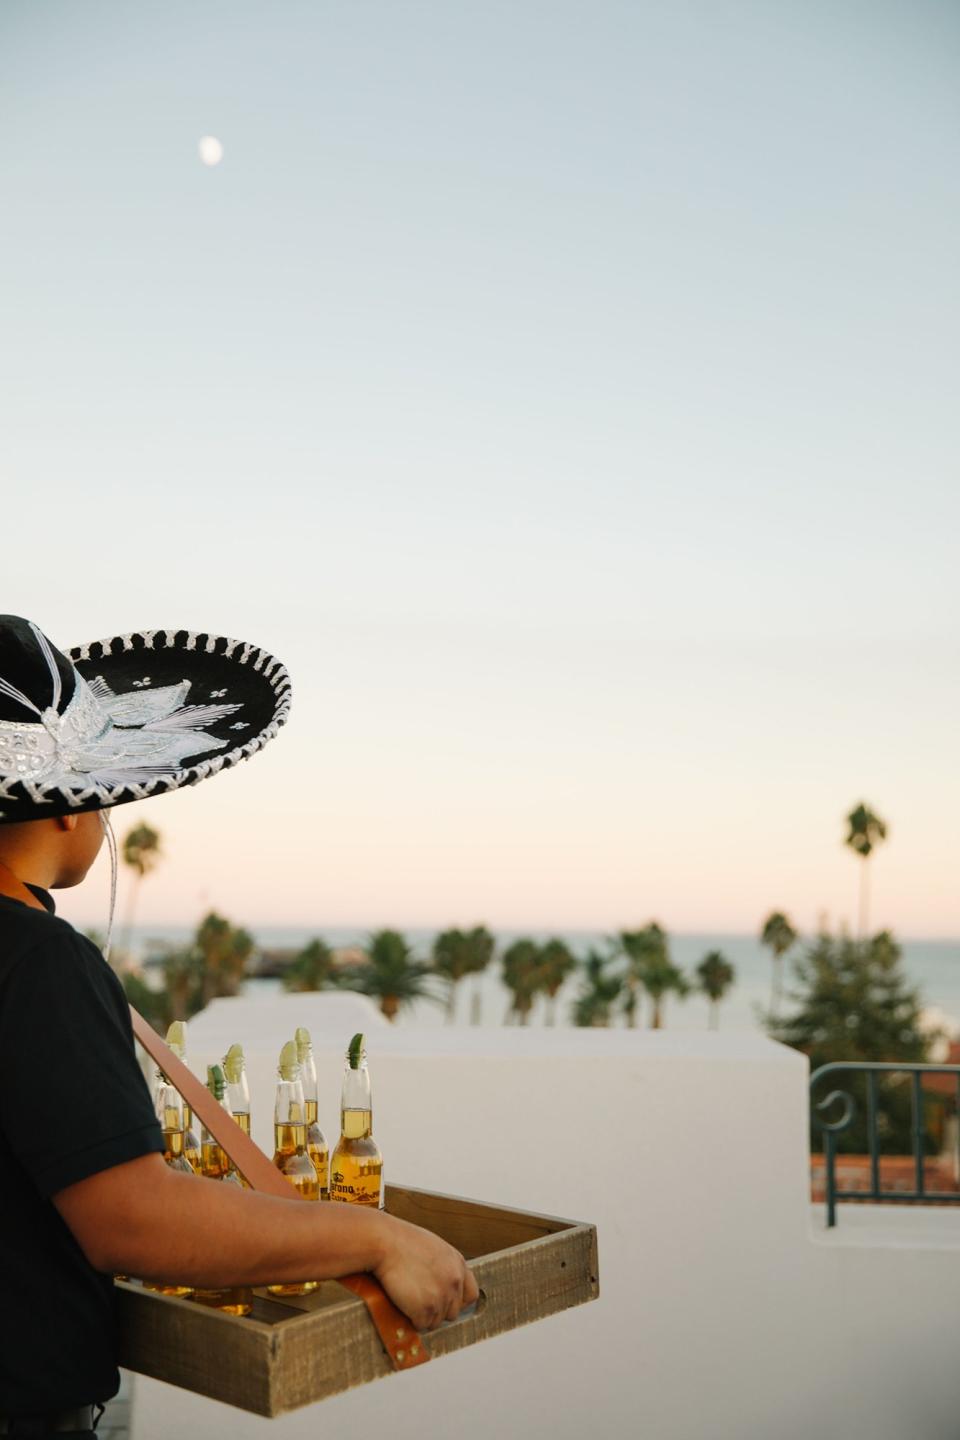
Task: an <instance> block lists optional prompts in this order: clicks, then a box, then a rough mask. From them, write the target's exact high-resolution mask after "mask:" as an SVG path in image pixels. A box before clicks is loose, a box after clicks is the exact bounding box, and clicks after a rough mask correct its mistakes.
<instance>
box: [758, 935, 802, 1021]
mask: <svg viewBox="0 0 960 1440" xmlns="http://www.w3.org/2000/svg"><path fill="white" fill-rule="evenodd" d="M796 943H797V932H796V930H794V928H793V926H792V925H791V924H790V921H789V919H788V918H787V916H786V915H784V913H783V911H782V910H774V911H773V912H772V914H770V915H768V916H767V918H766V920H765V921H764V922H763V929H762V930H761V931H760V944H761V945H766V947H767V949H768V950H769V951H770V952H771V954H772V955H773V988H772V991H771V995H770V1018H771V1020H773V1021H776V1020H777V1018H778V1015H779V1012H780V998H781V996H782V994H783V957H784V955H786V953H787V951H788V950H789V949H791V947H792V946H794V945H795V944H796Z"/></svg>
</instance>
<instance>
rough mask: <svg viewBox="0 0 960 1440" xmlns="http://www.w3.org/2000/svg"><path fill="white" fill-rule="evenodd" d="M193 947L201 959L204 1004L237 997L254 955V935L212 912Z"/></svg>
mask: <svg viewBox="0 0 960 1440" xmlns="http://www.w3.org/2000/svg"><path fill="white" fill-rule="evenodd" d="M194 945H195V948H196V950H197V951H198V952H199V956H200V965H201V975H202V982H201V983H202V997H203V1004H204V1005H208V1004H209V1003H210V1001H211V1000H213V999H216V998H217V997H218V996H221V995H236V994H238V993H239V991H240V987H241V985H242V984H243V979H244V975H245V973H246V967H247V962H248V960H249V959H250V957H251V955H252V954H253V951H254V943H253V937H252V935H250V934H249V933H248V931H246V930H243V929H240V928H237V927H236V926H234V925H231V923H230V921H229V920H227V919H225V918H224V917H223V916H222V915H218V914H217V913H216V911H213V910H211V912H210V914H209V915H205V916H204V918H203V919H202V920H201V922H200V924H199V925H198V926H197V933H196V937H195V940H194ZM178 1018H179V1017H178Z"/></svg>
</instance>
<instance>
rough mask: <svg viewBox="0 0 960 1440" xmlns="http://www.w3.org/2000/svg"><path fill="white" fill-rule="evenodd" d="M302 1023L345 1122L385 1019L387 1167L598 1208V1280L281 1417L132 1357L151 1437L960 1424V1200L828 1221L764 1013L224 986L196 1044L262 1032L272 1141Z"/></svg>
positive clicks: (895, 1437)
mask: <svg viewBox="0 0 960 1440" xmlns="http://www.w3.org/2000/svg"><path fill="white" fill-rule="evenodd" d="M294 1017H295V1018H294ZM301 1019H302V1020H303V1023H306V1024H307V1025H309V1026H310V1027H311V1029H312V1030H313V1032H314V1040H315V1046H316V1049H317V1054H318V1062H319V1066H320V1072H321V1086H322V1089H323V1093H324V1094H325V1096H326V1099H327V1103H326V1104H325V1105H324V1104H321V1123H322V1124H324V1126H325V1128H326V1130H327V1134H328V1137H329V1136H330V1135H331V1133H334V1135H335V1124H336V1113H337V1098H338V1093H339V1078H340V1071H341V1064H342V1048H343V1043H344V1040H345V1039H346V1038H347V1037H348V1036H349V1033H350V1031H351V1030H352V1029H353V1028H366V1029H367V1030H368V1032H369V1045H368V1048H369V1053H370V1063H371V1069H372V1073H373V1076H374V1086H375V1096H374V1098H375V1121H376V1124H375V1129H376V1133H377V1137H378V1139H379V1141H380V1144H381V1147H382V1149H383V1152H384V1155H385V1159H386V1168H387V1171H388V1174H389V1176H390V1177H391V1178H393V1179H396V1180H397V1181H398V1182H401V1183H406V1184H411V1185H417V1186H423V1187H426V1188H429V1189H436V1190H442V1191H447V1192H450V1193H454V1194H462V1195H467V1196H470V1197H473V1198H478V1199H488V1200H491V1201H494V1202H501V1203H504V1204H508V1205H515V1206H518V1207H521V1208H528V1209H531V1210H540V1211H546V1212H549V1213H553V1214H558V1215H563V1216H566V1217H570V1218H576V1219H589V1220H592V1221H594V1222H595V1223H596V1224H597V1226H598V1228H599V1239H600V1283H601V1298H600V1300H599V1301H598V1302H597V1303H596V1304H593V1305H588V1306H584V1307H582V1308H581V1309H578V1310H575V1311H571V1312H568V1313H567V1314H564V1315H560V1316H557V1317H554V1318H552V1319H550V1320H547V1321H544V1322H542V1323H540V1324H538V1325H534V1326H530V1327H528V1328H526V1329H524V1330H520V1331H516V1332H514V1333H512V1334H509V1335H506V1336H502V1337H499V1338H498V1339H495V1340H492V1341H489V1342H487V1343H486V1344H483V1345H481V1346H478V1347H476V1348H472V1349H469V1350H466V1351H462V1352H460V1353H458V1354H457V1355H454V1356H452V1357H450V1358H448V1359H445V1360H443V1361H441V1362H439V1363H437V1364H435V1365H431V1366H427V1367H424V1368H423V1369H420V1370H417V1371H415V1372H413V1373H412V1374H410V1375H406V1376H400V1377H393V1378H390V1379H387V1380H384V1381H383V1382H380V1383H377V1384H373V1385H369V1386H367V1387H366V1388H365V1389H362V1390H358V1391H352V1392H349V1393H347V1394H345V1395H342V1396H338V1397H336V1398H334V1399H332V1400H328V1401H326V1402H324V1403H323V1404H322V1405H320V1406H317V1407H313V1408H310V1409H307V1410H304V1411H301V1412H298V1413H296V1414H294V1415H291V1416H288V1417H284V1418H282V1419H280V1420H275V1421H267V1420H261V1419H258V1418H256V1417H252V1416H248V1415H244V1414H242V1413H240V1412H238V1411H235V1410H231V1409H228V1408H226V1407H224V1406H221V1405H219V1404H216V1403H214V1402H211V1401H205V1400H200V1399H197V1398H196V1397H194V1396H192V1395H189V1394H187V1393H185V1392H182V1391H177V1390H173V1389H171V1388H170V1387H168V1386H165V1385H161V1384H159V1383H157V1382H155V1381H149V1380H146V1379H143V1378H142V1377H138V1379H137V1382H136V1386H135V1393H134V1405H133V1422H132V1432H131V1433H132V1437H133V1440H168V1437H169V1436H171V1435H182V1436H189V1437H191V1440H206V1437H211V1440H212V1437H221V1436H222V1437H227V1436H229V1437H231V1440H247V1437H249V1440H265V1437H266V1436H268V1435H269V1436H271V1437H273V1440H294V1437H297V1440H300V1437H303V1440H306V1437H310V1440H313V1437H315V1436H316V1435H318V1434H329V1435H334V1434H351V1435H355V1436H356V1435H364V1436H369V1437H374V1436H377V1437H380V1440H424V1437H427V1436H440V1437H444V1440H445V1437H458V1440H459V1437H463V1440H490V1437H491V1436H497V1437H501V1440H512V1437H518V1440H519V1437H524V1440H540V1437H543V1440H548V1437H549V1440H582V1437H583V1436H585V1435H587V1436H591V1437H592V1436H593V1435H598V1434H611V1433H612V1434H618V1435H621V1436H641V1435H642V1436H645V1437H650V1440H701V1437H702V1440H753V1437H756V1440H801V1437H802V1440H808V1437H809V1436H811V1435H822V1436H828V1437H833V1436H838V1437H839V1436H843V1437H844V1440H861V1437H862V1440H868V1437H869V1440H907V1437H909V1440H956V1436H957V1435H958V1434H960V1380H958V1379H957V1367H956V1344H955V1338H954V1331H955V1324H956V1313H957V1308H958V1302H957V1298H956V1297H957V1295H958V1294H960V1214H956V1213H954V1212H943V1211H939V1212H935V1211H930V1210H923V1211H920V1210H910V1211H907V1212H905V1213H901V1212H896V1211H894V1210H893V1207H882V1208H881V1207H870V1209H869V1211H868V1210H867V1209H866V1207H855V1208H854V1207H846V1208H844V1209H842V1210H841V1213H840V1223H839V1226H838V1228H837V1230H836V1231H834V1232H832V1234H831V1235H829V1236H827V1235H826V1234H825V1232H824V1231H823V1228H822V1224H823V1222H822V1216H821V1214H820V1213H819V1211H818V1210H817V1211H814V1210H812V1208H811V1206H810V1204H809V1201H808V1195H809V1168H808V1167H809V1156H808V1147H807V1084H806V1082H807V1071H806V1063H805V1061H804V1060H803V1059H802V1058H801V1057H800V1056H798V1055H797V1054H795V1053H794V1052H792V1051H789V1050H786V1049H784V1048H783V1047H781V1046H778V1045H775V1044H773V1043H772V1042H770V1041H767V1040H765V1039H763V1038H762V1037H760V1036H758V1035H755V1034H747V1033H738V1034H734V1033H730V1034H724V1033H723V1032H720V1033H716V1034H708V1033H704V1034H703V1035H700V1036H697V1035H691V1034H689V1033H685V1034H679V1033H677V1034H671V1033H670V1032H661V1033H653V1034H651V1033H646V1032H628V1031H609V1032H607V1031H577V1030H567V1029H557V1030H554V1031H550V1030H541V1029H537V1030H522V1029H504V1030H465V1029H464V1030H461V1029H455V1030H454V1029H451V1030H448V1031H442V1030H441V1031H437V1030H431V1031H429V1032H419V1033H418V1032H416V1031H412V1030H406V1029H403V1028H402V1027H397V1028H396V1029H392V1028H386V1027H383V1026H380V1025H378V1024H377V1021H376V1019H375V1018H374V1017H373V1016H372V1015H371V1014H370V1010H369V1007H368V1006H367V1002H365V1001H363V1000H361V999H360V998H359V997H346V996H329V997H324V996H302V997H295V998H294V997H290V998H281V997H278V998H277V999H275V1000H270V1001H268V1002H266V1003H264V1004H263V1005H262V1006H260V1007H253V1006H252V1005H251V1003H250V1002H248V1001H246V1000H236V1001H218V1002H216V1004H215V1005H213V1006H211V1007H210V1010H209V1011H207V1012H206V1013H205V1014H204V1015H203V1016H200V1017H198V1019H197V1020H196V1021H195V1022H194V1025H193V1026H192V1037H191V1038H192V1047H191V1049H192V1058H193V1060H194V1063H195V1065H199V1063H201V1062H203V1061H205V1060H206V1059H208V1058H209V1059H212V1058H215V1057H216V1056H218V1055H220V1054H222V1053H223V1051H224V1049H225V1048H226V1045H227V1044H228V1043H229V1042H230V1041H232V1040H234V1039H241V1040H243V1041H244V1042H245V1043H246V1044H247V1046H248V1054H249V1071H250V1078H251V1083H252V1087H253V1092H254V1097H255V1107H256V1108H255V1115H254V1134H255V1137H256V1138H257V1139H258V1140H259V1141H260V1143H261V1144H262V1145H264V1146H265V1147H266V1148H269V1146H270V1144H271V1126H270V1110H271V1104H272V1083H273V1073H274V1067H275V1063H276V1051H277V1049H278V1048H279V1047H278V1043H277V1042H278V1041H279V1040H280V1039H283V1038H286V1035H287V1034H288V1033H289V1031H291V1030H292V1028H293V1024H296V1023H298V1021H299V1020H301ZM257 1036H260V1037H261V1043H262V1048H260V1049H258V1048H257V1045H256V1043H255V1038H256V1037H257ZM825 1416H828V1417H830V1419H829V1421H825V1420H824V1417H825ZM831 1426H832V1427H833V1428H832V1429H831Z"/></svg>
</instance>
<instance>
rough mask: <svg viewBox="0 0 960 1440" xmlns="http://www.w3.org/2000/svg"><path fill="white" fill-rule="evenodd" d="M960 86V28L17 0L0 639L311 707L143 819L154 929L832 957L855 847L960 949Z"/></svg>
mask: <svg viewBox="0 0 960 1440" xmlns="http://www.w3.org/2000/svg"><path fill="white" fill-rule="evenodd" d="M958 75H960V8H958V7H957V6H956V4H954V3H952V0H951V3H947V0H870V3H867V0H862V3H861V0H831V3H826V0H757V3H750V0H679V3H673V0H671V3H667V0H661V3H649V0H646V3H645V0H631V3H613V0H577V3H569V0H549V3H546V0H519V3H518V0H510V3H503V0H490V3H486V4H483V5H476V4H470V5H468V4H464V3H459V0H420V3H413V0H411V3H398V0H351V3H346V0H337V3H318V0H310V3H302V4H301V3H293V0H285V3H283V4H280V5H264V4H262V3H259V0H258V3H255V4H251V3H248V0H230V3H214V0H206V3H204V4H202V5H197V4H195V3H189V4H188V3H185V0H167V3H165V4H163V5H150V6H146V5H129V4H125V3H121V0H101V3H97V0H84V3H83V4H75V3H57V0H44V3H40V4H36V3H28V0H7V3H6V4H4V5H3V7H2V9H0V205H2V223H0V261H2V263H0V404H2V412H3V413H2V416H0V474H2V478H0V574H2V578H3V582H4V584H3V587H2V592H3V593H2V603H0V610H8V611H13V612H17V613H21V614H26V615H28V616H30V617H32V618H34V619H36V620H37V621H38V622H39V623H40V624H42V625H43V626H44V628H45V629H46V630H47V631H48V632H49V633H50V635H51V636H52V637H53V638H54V639H55V640H56V641H57V642H58V643H60V644H61V645H63V646H68V645H70V644H73V643H76V642H79V641H83V640H88V639H94V638H99V637H101V636H104V635H109V634H112V633H116V632H118V631H125V630H130V629H137V628H141V627H157V626H166V625H175V626H185V627H187V628H191V629H210V630H214V631H220V632H223V633H226V634H229V635H238V636H241V637H243V638H249V639H251V640H254V641H256V642H257V643H259V644H262V645H264V646H265V647H267V648H269V649H272V650H274V651H275V653H277V654H278V655H280V656H281V657H282V658H283V659H284V660H285V661H286V663H287V664H288V666H289V668H290V670H291V673H292V676H293V681H294V692H295V696H294V711H293V718H292V720H291V722H290V725H289V726H288V727H287V729H286V731H285V732H283V733H282V734H281V736H280V738H279V739H278V741H277V742H276V743H275V744H274V745H272V746H271V747H270V748H269V749H268V750H267V751H266V752H265V753H264V754H263V755H262V756H259V757H257V758H256V759H255V760H254V761H253V762H252V763H250V764H249V765H247V766H244V767H242V769H241V770H239V771H237V772H236V773H232V774H229V775H224V776H221V777H218V778H217V779H215V780H214V781H212V782H210V783H209V784H206V785H203V786H200V787H198V788H197V789H196V790H195V791H191V792H186V793H184V794H181V795H176V796H170V797H164V798H162V799H160V800H158V801H156V802H151V803H148V804H145V805H143V806H141V807H138V808H137V810H135V809H133V808H128V809H126V810H125V811H120V812H117V816H116V820H117V823H118V828H119V829H120V830H121V832H122V831H123V829H125V828H126V826H127V825H128V824H130V823H132V822H133V821H134V820H135V818H137V814H138V811H139V813H140V814H141V815H142V816H143V818H145V819H147V820H149V821H150V822H151V823H153V824H155V825H156V826H157V827H158V828H159V829H160V830H161V831H162V832H163V834H164V837H165V840H166V845H167V849H168V859H167V861H166V863H165V865H164V866H163V867H162V868H161V870H160V871H159V872H158V873H157V874H156V876H155V877H153V878H151V880H150V882H149V884H148V885H147V886H146V887H145V889H144V896H143V902H142V908H141V913H142V916H143V918H144V919H146V920H156V921H159V920H161V919H165V920H168V921H170V922H176V921H181V920H182V921H189V920H192V919H193V918H194V917H195V916H196V915H197V914H198V912H199V910H200V907H201V906H204V905H216V906H218V907H220V908H221V909H223V910H224V911H226V912H227V913H228V914H230V915H231V917H233V918H235V919H236V920H237V921H244V922H246V923H248V924H253V925H255V924H256V923H258V922H260V923H265V922H274V923H279V922H283V921H289V922H291V923H297V924H312V923H314V922H315V923H316V924H317V926H318V928H322V926H323V925H324V924H329V925H333V924H341V923H342V924H351V923H357V924H364V925H366V924H369V925H374V924H381V923H382V924H386V923H394V924H398V925H414V924H420V925H431V924H437V925H445V924H449V923H468V922H469V923H473V922H474V921H475V920H486V921H487V922H488V923H489V924H491V925H500V926H514V927H516V926H523V925H531V926H533V925H537V926H548V927H553V926H556V927H557V928H564V927H585V928H590V927H599V928H614V927H619V926H624V925H632V924H636V923H641V922H643V921H645V920H647V919H649V918H651V917H654V916H655V917H657V918H659V919H660V920H661V922H662V923H663V924H665V925H666V926H668V928H671V929H677V930H683V929H686V930H704V929H711V928H715V929H719V930H739V929H751V930H752V929H753V928H754V927H755V926H756V924H757V923H758V921H759V920H760V918H761V917H762V916H763V914H765V913H766V911H768V910H769V909H770V908H771V907H773V906H775V905H776V906H782V907H785V908H787V909H788V910H789V911H790V913H791V914H792V915H793V917H794V919H795V921H796V922H797V923H798V924H800V925H802V926H810V925H812V924H813V923H814V922H815V920H816V918H817V916H818V915H819V914H820V913H821V912H824V911H825V912H827V913H828V914H829V915H830V916H831V917H832V919H833V920H835V921H836V920H840V919H843V918H844V917H849V918H852V916H853V914H854V908H855V898H856V888H855V887H856V868H855V867H856V862H855V860H854V859H853V858H852V857H850V856H849V855H847V854H846V853H845V852H844V851H843V848H842V846H841V844H840V841H841V837H842V817H843V814H844V812H845V811H846V810H848V809H849V808H850V807H851V805H852V804H853V803H855V802H856V801H858V800H859V799H861V798H863V799H866V800H867V801H868V802H870V803H871V804H872V805H873V806H874V807H875V808H876V809H878V810H879V812H880V813H881V814H882V815H883V816H884V817H885V818H886V819H887V820H888V821H889V823H890V827H891V838H890V841H889V843H888V845H887V846H886V847H885V848H884V850H883V851H882V852H881V854H880V855H879V856H878V859H877V862H876V874H875V882H874V890H875V904H874V919H875V921H876V922H877V923H878V924H879V923H884V924H890V925H893V926H894V927H896V928H897V929H898V930H899V931H901V932H902V933H905V934H911V935H956V934H957V933H958V932H960V915H958V908H960V901H958V894H960V887H958V884H957V858H958V857H957V814H958V801H960V795H958V780H957V771H958V758H957V749H958V747H957V728H958V709H960V693H958V692H960V683H958V671H957V660H958V643H957V642H958V628H960V627H958V604H957V602H958V590H960V582H958V566H957V550H958V521H960V484H958V465H957V438H958V413H960V409H958V405H957V395H958V364H957V353H958V351H957V336H958V333H960V323H958V322H960V279H958V264H957V257H958V255H960V186H958V170H960V167H958V158H960V84H958ZM203 135H215V136H217V137H219V139H220V140H221V141H222V142H223V145H224V158H223V161H222V163H221V164H220V165H219V166H217V167H216V168H208V167H205V166H204V165H202V164H201V163H200V161H199V158H198V153H197V142H198V140H199V139H200V137H201V136H203ZM104 893H105V883H104V880H103V876H102V873H101V875H100V878H99V879H96V880H94V881H93V882H92V884H91V887H90V889H89V891H88V892H87V893H86V894H85V895H81V896H78V897H74V898H71V900H70V902H69V913H71V914H72V915H73V916H74V917H76V918H80V919H83V920H95V919H98V918H100V916H101V915H102V906H103V895H104Z"/></svg>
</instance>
